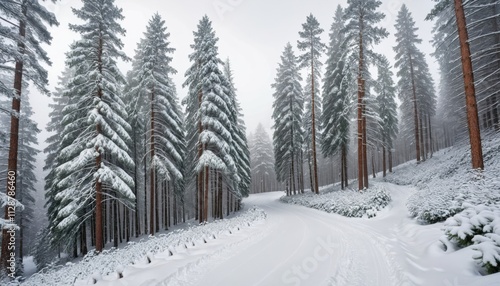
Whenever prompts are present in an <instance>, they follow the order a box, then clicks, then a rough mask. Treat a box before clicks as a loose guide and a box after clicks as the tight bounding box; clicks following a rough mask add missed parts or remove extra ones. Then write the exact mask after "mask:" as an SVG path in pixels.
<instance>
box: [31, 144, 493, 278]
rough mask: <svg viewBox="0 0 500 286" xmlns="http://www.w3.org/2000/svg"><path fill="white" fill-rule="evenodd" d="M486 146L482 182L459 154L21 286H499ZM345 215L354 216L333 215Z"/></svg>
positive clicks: (256, 207) (267, 199) (247, 213)
mask: <svg viewBox="0 0 500 286" xmlns="http://www.w3.org/2000/svg"><path fill="white" fill-rule="evenodd" d="M497 137H498V136H497ZM483 143H484V147H483V148H484V154H485V171H484V172H482V173H478V172H473V171H471V170H470V167H469V162H470V161H469V157H468V149H467V146H466V144H463V146H462V147H460V146H459V147H453V148H449V149H446V150H442V151H440V152H437V153H436V154H434V157H433V158H432V159H428V160H427V161H426V162H423V163H421V164H418V165H417V164H416V163H415V162H414V161H413V162H408V163H406V164H404V165H402V166H399V167H397V168H395V170H394V171H395V172H394V173H393V174H390V175H389V176H388V177H387V178H385V179H383V178H378V179H376V180H371V186H374V187H372V189H371V190H370V191H366V192H364V193H363V194H358V193H356V192H352V193H345V192H341V191H338V190H337V189H338V188H337V187H336V186H333V187H326V188H323V189H321V191H322V195H320V196H317V195H316V196H314V195H311V194H305V195H297V196H293V197H291V198H288V199H284V198H282V197H283V192H273V193H265V194H255V195H251V196H250V197H249V198H246V199H245V200H244V201H243V202H244V205H245V210H244V211H243V212H241V214H239V215H237V216H236V217H234V218H231V219H227V220H223V221H218V222H217V221H216V222H213V223H208V224H206V225H202V226H194V227H191V228H189V229H185V230H178V231H173V232H171V233H167V234H164V235H158V236H156V237H151V238H148V239H144V240H143V241H141V242H137V243H132V244H131V245H129V246H127V247H126V248H124V249H118V250H112V251H108V252H106V253H104V254H101V255H98V256H92V255H89V256H88V257H87V258H85V259H84V260H83V261H80V262H78V263H74V264H69V265H66V266H61V267H59V268H58V269H53V270H50V271H47V272H42V273H38V274H35V275H33V276H32V277H31V278H30V279H28V280H27V281H26V282H25V283H24V285H92V284H93V282H95V285H134V286H136V285H137V286H139V285H144V286H146V285H168V286H175V285H182V286H185V285H203V286H211V285H214V286H216V285H217V286H219V285H239V286H245V285H311V286H317V285H331V286H365V285H374V286H375V285H380V286H392V285H394V286H396V285H397V286H409V285H422V286H428V285H429V286H433V285H436V286H468V285H471V286H491V285H500V274H499V273H497V274H491V275H486V272H487V271H486V268H485V267H484V265H486V264H485V261H486V262H488V261H490V262H491V263H494V262H495V261H496V260H495V259H496V257H497V256H496V255H500V247H499V246H498V243H500V240H497V239H498V238H500V236H499V235H500V211H499V209H498V202H499V200H498V199H497V198H498V196H500V195H499V193H500V185H499V179H498V175H496V174H499V173H500V172H499V171H500V168H499V166H500V161H499V158H500V138H495V136H492V137H487V138H486V139H485V140H484V141H483ZM495 172H496V173H495ZM373 198H379V199H373ZM380 198H383V199H380ZM283 200H287V201H288V202H289V203H284V202H283ZM322 202H323V203H322ZM297 204H300V205H297ZM302 205H307V206H309V207H304V206H302ZM345 205H351V206H352V205H356V206H357V207H354V208H351V209H349V208H347V210H348V211H347V212H345V213H343V212H342V211H338V210H346V208H344V207H341V206H345ZM365 206H369V207H365ZM362 210H364V211H362ZM338 213H341V214H344V215H339V214H338ZM350 214H351V215H350ZM352 214H354V215H352ZM375 214H376V216H373V215H375ZM348 216H354V217H348ZM369 217H371V218H369ZM498 257H500V256H498ZM474 258H475V259H474ZM486 266H487V265H486ZM490 266H493V265H490Z"/></svg>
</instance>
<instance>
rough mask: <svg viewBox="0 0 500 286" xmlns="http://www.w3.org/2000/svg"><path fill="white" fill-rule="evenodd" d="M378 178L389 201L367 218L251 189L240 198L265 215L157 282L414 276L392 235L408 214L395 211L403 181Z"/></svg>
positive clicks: (332, 281) (361, 281) (367, 281)
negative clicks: (238, 237)
mask: <svg viewBox="0 0 500 286" xmlns="http://www.w3.org/2000/svg"><path fill="white" fill-rule="evenodd" d="M385 186H386V188H387V189H388V190H389V192H390V193H391V196H392V198H393V202H392V203H391V205H390V206H389V208H388V210H384V211H382V212H381V213H380V214H379V215H378V217H376V218H374V219H353V218H345V217H342V216H339V215H334V214H328V213H324V212H321V211H318V210H314V209H309V208H306V207H301V206H295V205H288V204H284V203H281V202H280V201H279V197H280V196H282V193H266V194H257V195H252V196H250V197H249V198H248V199H245V201H244V203H245V205H246V206H247V207H251V206H257V207H259V208H262V209H264V210H265V211H266V213H267V214H268V219H267V222H266V223H265V224H263V225H262V226H260V227H259V228H257V229H256V230H254V232H253V233H252V234H251V237H250V238H243V237H242V238H241V240H246V241H245V242H243V243H237V242H235V241H233V242H231V243H229V244H228V245H227V246H226V247H224V249H219V250H218V251H219V252H224V253H225V254H221V255H215V256H212V257H209V258H206V259H205V261H204V262H203V263H196V265H191V266H189V265H188V266H185V267H184V269H182V270H181V271H177V272H176V274H174V275H172V276H170V277H169V278H168V279H166V280H164V281H163V284H162V285H169V286H170V285H204V286H211V285H214V286H215V285H217V286H220V285H238V286H243V285H315V286H316V285H350V286H356V285H373V286H376V285H380V286H387V285H401V286H405V285H415V284H420V283H419V282H420V281H416V278H412V276H411V274H409V273H407V272H405V267H402V266H404V265H405V263H412V262H411V260H408V259H409V258H407V257H405V256H408V255H411V254H410V253H409V252H408V251H407V250H408V249H406V250H405V249H404V241H401V240H402V239H403V240H404V238H400V236H401V235H402V233H403V235H404V233H405V232H404V231H403V227H404V223H405V220H408V218H407V217H406V215H401V214H404V213H406V208H405V206H404V203H405V202H406V199H407V198H408V196H409V195H410V194H411V189H409V188H405V187H399V186H397V187H396V186H394V185H390V184H385ZM398 247H399V248H400V249H396V248H398ZM401 248H403V249H401ZM407 252H408V255H406V253H407ZM401 254H404V255H401ZM415 264H416V263H415ZM188 277H189V278H188Z"/></svg>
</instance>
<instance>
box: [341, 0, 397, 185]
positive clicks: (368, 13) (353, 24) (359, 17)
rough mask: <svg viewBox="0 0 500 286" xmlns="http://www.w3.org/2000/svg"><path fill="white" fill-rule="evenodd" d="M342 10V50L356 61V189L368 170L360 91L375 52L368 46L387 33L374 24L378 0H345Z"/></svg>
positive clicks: (378, 17)
mask: <svg viewBox="0 0 500 286" xmlns="http://www.w3.org/2000/svg"><path fill="white" fill-rule="evenodd" d="M347 4H348V6H347V8H346V9H345V14H344V20H345V21H346V22H347V23H346V25H345V27H344V29H343V30H342V31H343V32H344V33H345V40H346V49H348V50H351V51H352V57H351V58H354V59H356V60H357V64H358V75H357V76H358V77H357V84H358V102H357V111H358V131H357V133H358V138H357V140H358V183H359V189H360V190H362V189H363V188H367V187H368V173H367V172H366V169H367V168H366V165H367V163H368V162H367V159H366V157H367V156H366V144H363V142H366V141H367V140H366V128H363V126H364V125H366V118H365V115H364V106H365V101H364V98H363V97H364V93H365V81H366V80H368V79H369V77H367V74H368V63H369V62H370V61H373V60H374V59H375V58H376V57H377V55H376V54H375V53H374V52H373V51H372V50H371V49H370V48H371V46H372V45H373V44H377V43H379V42H380V40H381V39H383V38H386V37H387V36H388V32H387V31H386V29H384V28H381V27H378V26H377V23H379V22H380V21H381V20H382V19H384V18H385V15H384V14H383V13H381V12H378V11H377V9H378V8H379V7H380V5H381V4H382V2H381V1H378V0H348V1H347Z"/></svg>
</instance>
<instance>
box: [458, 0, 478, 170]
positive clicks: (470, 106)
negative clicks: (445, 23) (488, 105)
mask: <svg viewBox="0 0 500 286" xmlns="http://www.w3.org/2000/svg"><path fill="white" fill-rule="evenodd" d="M455 16H456V19H457V29H458V38H459V41H460V53H461V56H462V72H463V75H464V87H465V101H466V107H467V124H468V127H469V139H470V146H471V156H472V168H473V169H481V170H483V169H484V163H483V150H482V147H481V131H480V129H479V117H478V111H477V102H476V87H475V85H474V73H473V69H472V60H471V55H470V47H469V34H468V32H467V24H466V19H465V13H464V8H463V3H462V0H455Z"/></svg>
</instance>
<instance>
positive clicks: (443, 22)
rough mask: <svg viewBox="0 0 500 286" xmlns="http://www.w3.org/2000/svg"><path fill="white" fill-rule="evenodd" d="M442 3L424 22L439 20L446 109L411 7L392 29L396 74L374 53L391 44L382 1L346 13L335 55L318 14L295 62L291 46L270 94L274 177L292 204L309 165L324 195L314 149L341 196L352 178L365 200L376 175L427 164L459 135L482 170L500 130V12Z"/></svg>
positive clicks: (490, 5) (335, 29) (340, 11)
mask: <svg viewBox="0 0 500 286" xmlns="http://www.w3.org/2000/svg"><path fill="white" fill-rule="evenodd" d="M436 2H438V3H437V4H436V5H435V7H434V9H433V10H432V11H431V13H429V15H428V16H427V20H432V19H435V18H436V24H435V29H434V34H435V37H434V42H433V44H434V46H435V49H436V51H435V53H434V54H433V56H435V57H436V58H437V59H438V62H439V64H440V67H441V82H440V88H439V95H440V96H439V99H438V97H437V95H436V90H435V87H434V80H433V78H432V76H431V73H430V70H429V66H428V64H427V62H426V59H425V54H424V53H423V52H422V51H421V50H420V48H419V44H421V42H422V40H421V39H420V38H419V36H418V28H417V26H416V23H415V21H414V19H413V16H412V14H411V12H410V11H409V10H408V8H407V7H406V5H404V4H403V5H402V7H401V9H400V11H399V13H398V15H397V19H396V23H395V29H396V34H395V38H396V44H395V46H394V47H393V49H394V52H395V54H396V56H395V58H394V63H395V64H394V65H393V66H392V65H391V64H390V62H389V60H388V59H387V58H386V57H385V56H384V55H382V54H379V53H377V52H375V45H377V44H379V43H380V42H381V41H382V40H383V39H384V38H386V37H387V36H388V32H387V30H386V29H385V28H383V27H380V26H378V25H379V23H380V22H381V20H383V19H384V17H385V15H384V14H383V13H382V12H380V11H379V8H380V6H381V4H382V2H381V1H376V0H349V1H347V7H346V8H342V7H341V6H340V5H339V6H338V7H337V10H336V11H335V13H334V17H333V23H332V25H331V28H330V33H329V38H330V41H329V43H328V45H325V44H324V43H322V40H321V37H320V36H321V34H322V33H323V32H324V31H323V29H322V28H321V27H320V25H319V23H318V21H317V19H316V18H315V17H314V16H313V15H312V14H311V15H309V16H308V17H307V18H306V22H305V23H304V24H303V25H302V28H303V29H302V30H301V31H300V32H299V36H300V40H299V41H298V42H297V49H298V50H299V51H300V52H302V53H301V54H299V55H298V56H296V55H295V52H294V50H293V46H292V45H291V44H290V43H288V44H287V45H286V47H285V49H284V51H283V54H282V56H281V62H280V63H279V65H278V69H277V72H276V79H275V83H274V84H273V85H272V87H273V89H274V91H275V93H274V94H273V96H274V105H273V107H274V113H273V120H274V125H273V129H274V134H273V145H274V160H275V172H276V176H277V180H278V181H279V182H281V183H283V184H285V189H286V192H287V194H288V195H291V194H296V193H303V192H304V185H305V184H304V177H305V174H304V170H303V167H304V165H305V166H307V167H308V168H309V173H310V175H309V178H310V183H309V185H310V187H311V191H312V192H314V193H318V188H319V186H318V183H317V182H318V180H317V178H316V177H317V175H316V174H317V163H316V162H317V160H318V159H317V157H316V156H315V152H316V147H317V146H316V145H317V144H318V146H319V148H320V150H321V154H322V156H323V158H324V159H328V158H333V157H336V159H334V160H335V162H337V163H334V164H336V165H338V166H339V167H338V168H337V170H339V174H336V173H333V174H329V175H328V176H332V177H333V182H335V181H337V180H336V178H339V180H338V181H340V183H341V187H342V189H344V188H345V187H347V185H348V184H349V178H352V179H354V178H357V182H358V189H359V190H363V189H364V188H368V187H369V173H370V172H369V169H370V168H371V173H372V176H373V177H375V176H376V175H375V174H376V173H377V172H379V171H381V172H382V173H383V176H385V175H386V172H387V171H389V172H392V167H393V166H394V164H400V163H403V162H406V161H409V160H412V159H416V162H417V164H418V163H420V162H421V161H425V160H426V159H427V158H429V157H432V155H433V153H434V152H435V151H436V150H438V149H440V148H444V147H449V146H452V145H453V144H454V142H455V141H456V140H460V139H459V138H460V130H461V132H464V131H465V130H468V138H469V140H470V145H471V154H472V167H473V168H474V169H483V168H484V165H483V163H482V150H481V135H480V130H481V128H482V129H483V130H498V128H499V124H498V102H499V101H498V95H497V93H498V89H497V88H495V87H496V86H497V85H498V80H497V79H498V76H499V75H500V69H498V64H499V63H500V60H499V56H500V53H499V50H498V49H497V47H498V46H499V45H500V38H499V35H500V31H499V27H500V26H499V24H500V23H499V19H500V17H498V16H499V15H500V14H499V11H500V7H499V4H498V1H493V0H491V1H486V2H485V3H483V2H482V3H481V5H476V4H478V3H477V2H479V1H467V3H464V4H462V1H455V2H454V3H452V2H451V1H445V0H443V1H436ZM485 15H486V17H485ZM466 20H467V21H466ZM453 24H454V25H453ZM469 32H470V34H469ZM471 35H472V36H471ZM469 43H470V47H469ZM321 56H324V57H325V58H326V61H325V66H326V68H325V71H324V72H323V73H321V70H320V68H321V66H322V62H321V61H320V60H319V58H320V57H321ZM460 63H462V64H460ZM304 69H305V71H306V74H307V80H306V81H305V82H303V78H302V77H301V71H303V70H304ZM373 70H377V77H375V76H373V75H372V74H371V71H373ZM392 70H395V72H393V71H392ZM321 75H322V87H320V85H319V82H320V79H319V78H320V76H321ZM394 75H395V76H394ZM474 76H476V79H475V80H474ZM395 77H396V78H397V82H394V80H393V78H395ZM475 86H478V87H479V89H478V91H476V89H475ZM320 90H321V91H322V92H321V93H322V94H321V97H322V100H320V99H319V98H320V92H319V91H320ZM464 94H465V96H464ZM476 94H477V96H476ZM458 96H461V98H457V97H458ZM396 97H397V98H398V99H399V102H400V105H399V107H398V106H397V102H396ZM464 98H465V99H466V101H464V100H463V99H464ZM464 103H465V104H464ZM478 106H479V108H478ZM318 119H319V120H318ZM480 119H481V121H480ZM316 120H318V121H316ZM354 123H355V124H354ZM464 127H467V129H465V128H464ZM464 129H465V130H464ZM315 135H316V136H315ZM353 147H357V148H356V149H354V148H353ZM352 161H356V162H357V168H356V169H354V170H352V169H350V168H348V162H352Z"/></svg>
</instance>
